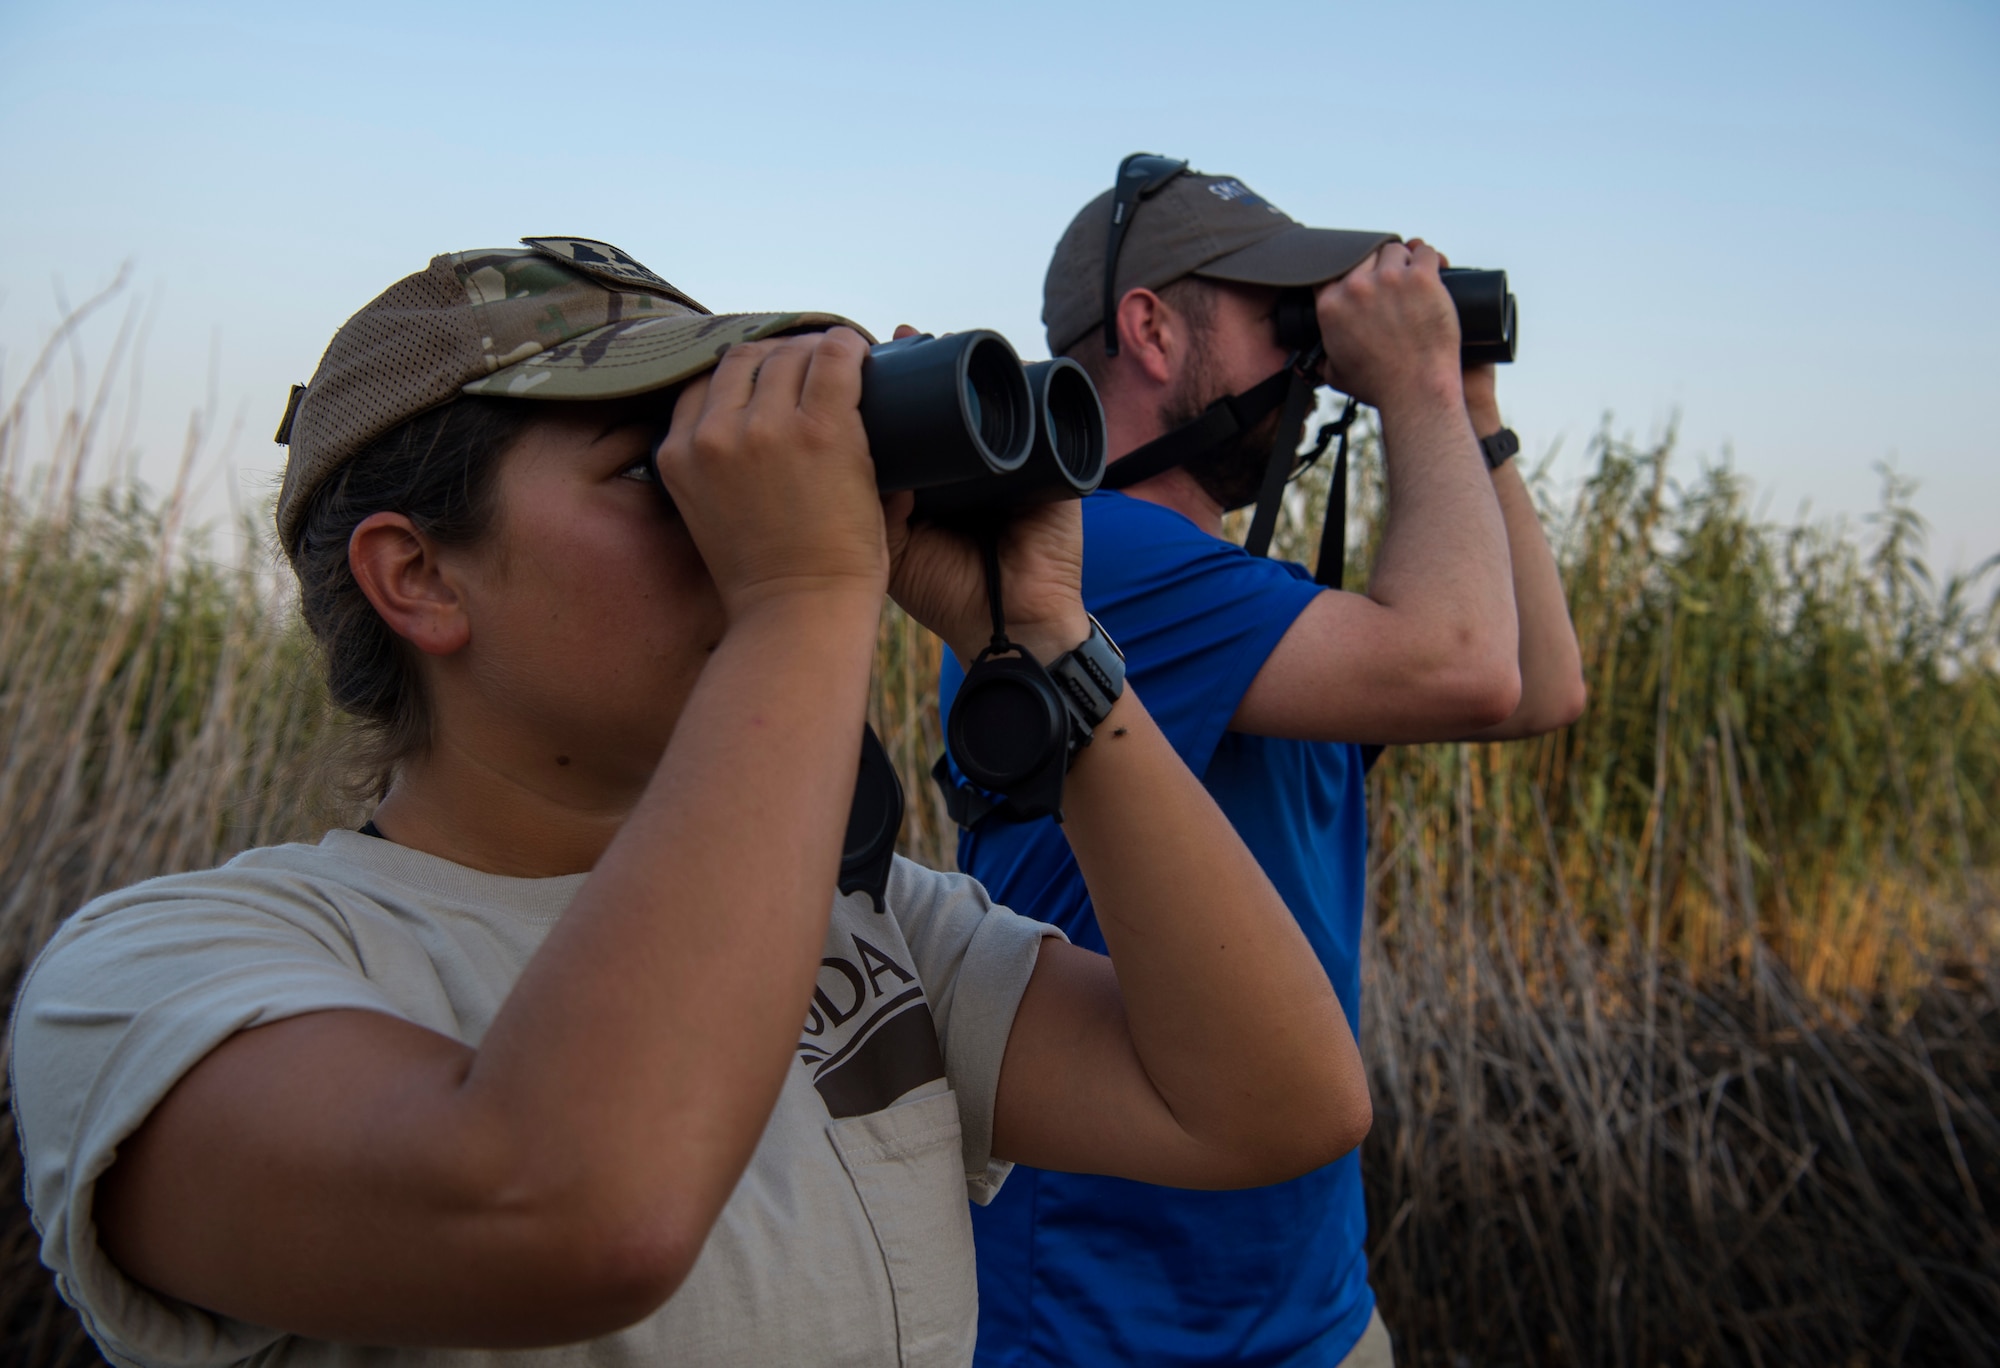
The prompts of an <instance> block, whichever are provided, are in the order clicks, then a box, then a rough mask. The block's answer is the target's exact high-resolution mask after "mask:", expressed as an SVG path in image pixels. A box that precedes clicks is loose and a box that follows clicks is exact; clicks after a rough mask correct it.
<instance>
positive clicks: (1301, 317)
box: [1273, 266, 1517, 366]
mask: <svg viewBox="0 0 2000 1368" xmlns="http://www.w3.org/2000/svg"><path fill="white" fill-rule="evenodd" d="M1438 275H1439V276H1440V277H1441V278H1442V279H1443V280H1444V288H1445V290H1446V292H1447V293H1449V294H1450V295H1451V302H1452V304H1453V306H1454V307H1455V308H1456V309H1457V310H1458V340H1459V346H1458V355H1459V360H1460V362H1461V363H1462V364H1464V365H1467V366H1485V365H1493V364H1498V363H1503V362H1509V361H1512V360H1513V359H1514V343H1515V338H1516V335H1517V334H1516V330H1515V329H1516V320H1515V309H1514V296H1513V293H1512V292H1511V291H1509V290H1508V288H1507V273H1506V272H1505V271H1482V270H1478V269H1476V268H1474V267H1470V266H1447V267H1446V268H1445V269H1443V270H1442V271H1439V272H1438ZM1273 322H1274V323H1275V324H1276V326H1277V330H1278V345H1279V346H1281V347H1284V348H1286V349H1287V350H1289V351H1311V350H1312V349H1313V348H1314V347H1316V346H1318V345H1319V311H1318V309H1317V308H1316V307H1315V306H1314V302H1313V292H1312V291H1311V290H1287V291H1285V292H1284V293H1283V294H1282V295H1280V296H1278V309H1277V312H1276V314H1275V315H1274V316H1273Z"/></svg>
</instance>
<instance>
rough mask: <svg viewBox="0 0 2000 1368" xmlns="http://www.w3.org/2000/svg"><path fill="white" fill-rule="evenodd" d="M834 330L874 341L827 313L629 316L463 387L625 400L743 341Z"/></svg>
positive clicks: (691, 372) (511, 395)
mask: <svg viewBox="0 0 2000 1368" xmlns="http://www.w3.org/2000/svg"><path fill="white" fill-rule="evenodd" d="M832 327H848V328H853V329H854V330H855V331H856V332H858V333H860V334H861V335H862V336H863V337H866V338H868V340H869V341H870V342H873V341H874V340H875V339H874V338H873V337H872V336H870V335H869V333H868V330H867V329H866V328H863V327H862V326H861V325H860V324H858V323H853V322H850V321H849V320H847V319H845V318H842V317H841V316H840V315H838V314H830V313H750V314H690V315H686V316H675V317H670V318H658V317H653V318H632V319H625V320H622V321H620V322H617V323H612V324H609V325H607V326H605V327H602V328H596V329H593V330H592V331H590V332H587V333H579V334H578V335H577V336H575V337H572V338H571V339H569V341H567V342H564V343H562V344H560V345H558V346H554V347H551V348H549V349H548V350H547V351H544V352H537V353H536V354H535V355H533V356H530V357H528V358H527V359H526V360H523V361H517V362H515V363H514V364H513V365H511V366H503V367H502V368H501V369H499V370H497V371H494V372H493V374H491V375H487V376H482V377H481V378H480V379H477V380H474V381H473V382H472V383H471V384H469V385H466V386H464V390H465V393H467V394H480V395H486V396H488V397H491V398H502V399H622V398H624V397H626V396H627V395H632V394H647V393H650V392H651V391H653V390H657V389H665V388H666V387H667V386H669V385H678V384H679V383H681V381H683V380H690V379H693V378H694V377H695V376H697V375H700V374H701V373H702V372H703V371H705V370H707V369H708V368H709V367H711V366H713V365H714V364H715V363H716V362H717V361H718V360H720V359H721V357H722V354H723V353H724V352H726V351H728V350H729V349H730V348H731V347H733V346H735V345H736V344H737V343H739V342H755V341H757V340H759V339H760V338H765V337H776V336H777V335H778V334H780V333H788V332H803V331H819V330H821V329H825V328H832Z"/></svg>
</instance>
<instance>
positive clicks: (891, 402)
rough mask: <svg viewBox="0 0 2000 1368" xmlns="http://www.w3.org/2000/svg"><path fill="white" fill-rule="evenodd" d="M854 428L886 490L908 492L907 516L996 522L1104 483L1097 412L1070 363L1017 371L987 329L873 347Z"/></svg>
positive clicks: (1001, 341)
mask: <svg viewBox="0 0 2000 1368" xmlns="http://www.w3.org/2000/svg"><path fill="white" fill-rule="evenodd" d="M861 425H862V427H863V428H865V429H866V430H867V433H868V449H869V451H870V452H871V453H872V454H873V456H874V458H875V483H876V485H877V486H878V487H879V488H880V489H881V490H882V492H883V493H885V494H886V493H891V492H893V491H896V490H902V489H914V490H915V491H916V492H917V502H916V508H915V510H914V511H913V512H912V513H911V516H912V517H913V518H925V519H930V520H932V521H937V522H957V523H976V522H982V521H997V520H1000V519H1004V518H1005V517H1006V516H1008V515H1009V514H1011V513H1014V512H1016V511H1018V510H1020V509H1023V508H1027V507H1029V506H1031V505H1034V504H1038V503H1047V502H1050V501H1052V500H1055V499H1074V498H1081V497H1082V496H1083V495H1085V494H1088V493H1090V492H1091V491H1092V490H1094V489H1096V488H1097V485H1098V482H1099V481H1100V480H1102V479H1103V478H1104V409H1103V407H1102V406H1101V405H1100V404H1099V403H1098V401H1097V387H1096V386H1095V385H1093V384H1091V383H1090V376H1089V375H1087V374H1086V373H1085V372H1084V369H1083V367H1081V366H1079V365H1077V364H1076V362H1074V361H1071V360H1069V359H1068V358H1066V357H1058V358H1057V359H1055V360H1053V361H1038V362H1036V363H1034V364H1033V365H1029V366H1023V365H1022V364H1021V358H1020V357H1018V356H1016V355H1015V354H1014V349H1013V348H1012V347H1010V346H1009V345H1007V339H1006V338H1004V337H1002V336H1000V334H998V333H996V332H987V331H985V330H983V329H980V330H975V331H972V332H962V333H946V334H945V335H944V336H942V337H933V336H931V335H930V334H929V333H920V334H918V335H917V336H914V337H903V338H898V339H897V340H896V341H894V342H884V343H882V344H880V345H879V346H875V347H871V348H870V349H869V352H868V359H867V360H866V361H864V362H863V363H862V366H861Z"/></svg>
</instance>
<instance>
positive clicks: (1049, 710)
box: [947, 656, 1069, 793]
mask: <svg viewBox="0 0 2000 1368" xmlns="http://www.w3.org/2000/svg"><path fill="white" fill-rule="evenodd" d="M947 732H948V737H947V739H948V740H949V741H950V743H951V753H952V756H953V758H954V759H956V760H957V761H958V767H959V769H961V770H963V771H964V772H965V777H966V778H968V779H970V780H971V781H972V782H973V783H975V784H978V785H979V786H980V787H981V788H988V789H994V790H998V791H1000V792H1003V793H1004V792H1007V791H1008V790H1011V789H1013V788H1015V787H1016V786H1017V785H1019V784H1021V783H1023V782H1024V781H1026V780H1028V779H1030V778H1032V777H1033V776H1035V775H1036V774H1038V773H1039V772H1041V771H1042V770H1043V769H1045V768H1047V767H1048V766H1049V764H1050V763H1051V762H1052V761H1055V762H1058V763H1059V762H1060V761H1061V759H1062V758H1063V756H1064V753H1065V751H1066V750H1067V748H1068V745H1069V715H1068V713H1067V711H1066V710H1065V709H1064V708H1063V704H1062V698H1061V695H1059V694H1058V693H1057V692H1056V686H1055V681H1054V680H1052V679H1050V678H1049V675H1048V671H1046V670H1044V669H1043V668H1042V667H1041V666H1040V665H1038V664H1036V663H1035V662H1034V661H1032V660H1029V659H1026V658H1024V657H1021V656H996V657H992V658H989V659H987V660H982V661H980V662H979V663H978V664H977V665H974V666H973V667H972V669H971V670H970V671H968V672H967V674H966V677H965V682H964V683H963V684H961V685H960V686H959V690H958V698H957V699H956V700H955V701H954V702H953V703H952V706H951V721H950V724H949V726H948V728H947Z"/></svg>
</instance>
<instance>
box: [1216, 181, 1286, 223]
mask: <svg viewBox="0 0 2000 1368" xmlns="http://www.w3.org/2000/svg"><path fill="white" fill-rule="evenodd" d="M1208 193H1209V194H1211V195H1213V196H1215V197H1216V198H1217V199H1219V200H1222V201H1224V202H1225V203H1229V204H1241V205H1243V206H1244V207H1245V208H1252V207H1255V206H1257V205H1260V204H1261V205H1263V206H1264V208H1266V209H1269V210H1271V212H1272V213H1274V214H1275V213H1276V212H1277V209H1276V208H1275V207H1273V206H1272V205H1270V204H1268V203H1266V202H1265V200H1264V197H1263V196H1262V195H1259V194H1258V193H1257V192H1256V191H1255V190H1252V189H1251V188H1250V187H1249V186H1247V185H1245V184H1244V183H1243V182H1242V181H1240V180H1237V179H1236V178H1235V177H1234V176H1231V177H1230V178H1229V179H1227V180H1214V181H1210V182H1209V183H1208Z"/></svg>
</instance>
